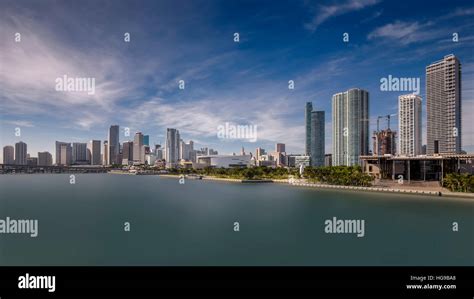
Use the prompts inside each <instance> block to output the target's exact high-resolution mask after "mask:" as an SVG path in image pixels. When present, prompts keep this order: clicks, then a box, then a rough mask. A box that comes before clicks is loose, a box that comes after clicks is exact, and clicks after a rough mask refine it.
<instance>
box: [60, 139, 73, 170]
mask: <svg viewBox="0 0 474 299" xmlns="http://www.w3.org/2000/svg"><path fill="white" fill-rule="evenodd" d="M71 162H72V147H71V144H70V143H62V144H61V145H60V146H59V163H58V165H71Z"/></svg>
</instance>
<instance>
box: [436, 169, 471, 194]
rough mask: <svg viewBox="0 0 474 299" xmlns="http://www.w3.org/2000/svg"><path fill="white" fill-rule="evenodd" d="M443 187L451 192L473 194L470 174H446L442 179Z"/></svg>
mask: <svg viewBox="0 0 474 299" xmlns="http://www.w3.org/2000/svg"><path fill="white" fill-rule="evenodd" d="M443 186H444V187H446V188H448V189H449V190H451V191H452V192H474V175H472V174H467V173H464V174H457V173H450V174H447V175H446V177H445V178H444V179H443Z"/></svg>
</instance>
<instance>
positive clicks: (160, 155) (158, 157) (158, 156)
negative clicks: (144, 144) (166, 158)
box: [155, 144, 163, 160]
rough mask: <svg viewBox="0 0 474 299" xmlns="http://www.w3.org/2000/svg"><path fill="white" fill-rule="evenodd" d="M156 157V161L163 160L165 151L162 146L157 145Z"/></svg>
mask: <svg viewBox="0 0 474 299" xmlns="http://www.w3.org/2000/svg"><path fill="white" fill-rule="evenodd" d="M155 156H156V160H163V149H162V148H161V144H156V145H155Z"/></svg>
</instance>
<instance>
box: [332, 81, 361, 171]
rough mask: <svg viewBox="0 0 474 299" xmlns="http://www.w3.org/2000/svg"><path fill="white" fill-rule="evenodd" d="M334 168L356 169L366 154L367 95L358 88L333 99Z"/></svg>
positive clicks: (338, 94)
mask: <svg viewBox="0 0 474 299" xmlns="http://www.w3.org/2000/svg"><path fill="white" fill-rule="evenodd" d="M332 126H333V130H332V149H333V165H334V166H338V165H346V166H352V165H359V156H361V155H367V154H368V153H369V93H368V92H367V91H365V90H362V89H359V88H353V89H349V90H348V91H345V92H341V93H337V94H335V95H333V96H332Z"/></svg>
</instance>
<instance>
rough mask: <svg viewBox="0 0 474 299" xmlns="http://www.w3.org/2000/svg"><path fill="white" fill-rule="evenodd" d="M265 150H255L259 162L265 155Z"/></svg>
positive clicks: (258, 148) (259, 148)
mask: <svg viewBox="0 0 474 299" xmlns="http://www.w3.org/2000/svg"><path fill="white" fill-rule="evenodd" d="M265 154H266V153H265V150H264V149H263V148H261V147H257V149H256V150H255V159H256V160H257V161H258V160H260V157H261V156H263V155H265Z"/></svg>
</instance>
